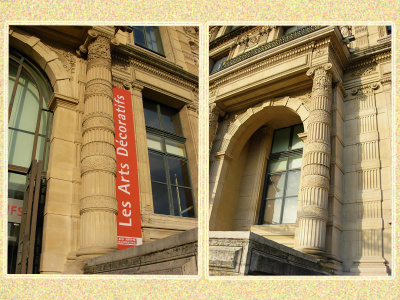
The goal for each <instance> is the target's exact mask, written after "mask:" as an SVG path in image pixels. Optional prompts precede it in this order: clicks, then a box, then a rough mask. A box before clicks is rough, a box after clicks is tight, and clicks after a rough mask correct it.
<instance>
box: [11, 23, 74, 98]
mask: <svg viewBox="0 0 400 300" xmlns="http://www.w3.org/2000/svg"><path fill="white" fill-rule="evenodd" d="M9 37H10V46H11V47H13V48H14V49H16V50H18V51H20V52H21V53H23V54H24V55H26V56H28V57H29V58H31V59H32V60H33V61H34V62H35V63H36V64H38V66H39V67H40V68H41V69H42V70H43V72H44V73H45V74H46V75H47V77H48V78H49V79H50V83H51V86H52V87H53V91H54V93H57V94H60V95H64V96H67V97H73V90H74V89H73V88H72V84H71V81H70V79H71V75H70V74H68V72H67V71H66V70H65V68H64V67H63V63H62V61H61V59H60V58H59V56H58V55H57V53H55V52H54V51H53V50H52V49H51V48H50V47H48V46H46V45H45V44H44V43H43V42H41V41H40V39H39V38H38V37H36V36H33V35H30V34H29V33H27V32H25V31H23V30H21V29H20V28H15V27H12V28H10V35H9Z"/></svg>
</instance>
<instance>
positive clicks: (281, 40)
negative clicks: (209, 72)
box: [215, 26, 323, 73]
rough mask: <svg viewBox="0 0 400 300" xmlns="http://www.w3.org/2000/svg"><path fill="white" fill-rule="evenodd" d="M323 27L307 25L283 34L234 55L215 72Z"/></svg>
mask: <svg viewBox="0 0 400 300" xmlns="http://www.w3.org/2000/svg"><path fill="white" fill-rule="evenodd" d="M321 28H323V26H307V27H304V28H302V29H300V30H297V31H295V32H292V33H291V34H288V35H284V36H281V37H280V38H278V39H276V40H273V41H272V42H269V43H266V44H264V45H262V46H259V47H257V48H254V49H252V50H250V51H248V52H245V53H243V54H241V55H239V56H236V57H234V58H232V59H230V60H227V61H226V62H224V63H223V64H222V65H221V67H220V68H219V69H218V70H217V71H216V72H215V73H217V72H219V71H220V70H222V69H225V68H227V67H230V66H232V65H234V64H237V63H238V62H240V61H243V60H246V59H248V58H249V57H252V56H254V55H257V54H259V53H261V52H264V51H267V50H269V49H272V48H274V47H276V46H279V45H282V44H285V43H287V42H289V41H291V40H294V39H297V38H299V37H301V36H303V35H306V34H309V33H311V32H313V31H316V30H319V29H321Z"/></svg>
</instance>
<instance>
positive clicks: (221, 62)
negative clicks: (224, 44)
mask: <svg viewBox="0 0 400 300" xmlns="http://www.w3.org/2000/svg"><path fill="white" fill-rule="evenodd" d="M227 59H228V56H225V57H223V58H220V59H218V60H217V61H216V62H215V63H214V65H213V67H212V69H211V72H210V73H212V72H214V71H216V70H218V69H219V68H220V67H221V65H222V64H223V63H224V62H225V61H226V60H227Z"/></svg>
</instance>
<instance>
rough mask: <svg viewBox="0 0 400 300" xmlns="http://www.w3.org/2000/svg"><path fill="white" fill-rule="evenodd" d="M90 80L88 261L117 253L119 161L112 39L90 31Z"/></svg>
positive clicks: (85, 159) (85, 171) (84, 209)
mask: <svg viewBox="0 0 400 300" xmlns="http://www.w3.org/2000/svg"><path fill="white" fill-rule="evenodd" d="M88 34H89V37H88V40H90V41H91V42H90V44H88V47H87V49H88V65H87V73H86V77H87V81H86V84H85V96H84V101H85V103H84V106H85V108H84V117H83V119H82V140H83V144H82V149H81V175H82V198H81V202H80V215H81V246H80V249H79V251H78V252H77V257H78V259H81V260H86V259H88V258H91V257H95V256H98V255H102V254H105V253H109V252H112V251H115V250H117V222H116V215H117V213H118V207H117V199H116V197H115V177H116V172H117V168H116V158H115V147H114V132H115V131H114V119H113V93H112V76H111V50H110V43H111V42H112V41H111V38H112V37H111V36H110V37H107V36H105V34H104V33H101V32H97V31H95V30H89V32H88Z"/></svg>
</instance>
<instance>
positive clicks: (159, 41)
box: [132, 26, 166, 57]
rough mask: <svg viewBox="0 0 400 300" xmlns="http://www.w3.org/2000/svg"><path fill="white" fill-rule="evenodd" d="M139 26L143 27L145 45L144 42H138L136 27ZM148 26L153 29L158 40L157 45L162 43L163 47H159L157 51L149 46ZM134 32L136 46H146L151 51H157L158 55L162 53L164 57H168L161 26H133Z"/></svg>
mask: <svg viewBox="0 0 400 300" xmlns="http://www.w3.org/2000/svg"><path fill="white" fill-rule="evenodd" d="M138 27H141V29H142V31H141V32H142V33H143V39H144V42H145V45H142V44H139V43H137V42H136V39H135V28H136V29H138ZM146 27H148V28H152V29H153V31H154V35H155V37H156V40H157V45H160V46H161V49H157V51H156V50H154V49H152V48H151V47H150V46H148V44H147V38H146V36H147V33H146ZM132 34H133V41H134V43H135V45H136V46H138V47H141V48H144V49H146V50H149V51H151V52H153V53H156V54H158V55H161V56H162V57H166V56H165V51H164V45H163V42H162V38H161V33H160V28H159V27H158V26H132Z"/></svg>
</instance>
